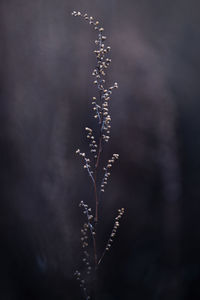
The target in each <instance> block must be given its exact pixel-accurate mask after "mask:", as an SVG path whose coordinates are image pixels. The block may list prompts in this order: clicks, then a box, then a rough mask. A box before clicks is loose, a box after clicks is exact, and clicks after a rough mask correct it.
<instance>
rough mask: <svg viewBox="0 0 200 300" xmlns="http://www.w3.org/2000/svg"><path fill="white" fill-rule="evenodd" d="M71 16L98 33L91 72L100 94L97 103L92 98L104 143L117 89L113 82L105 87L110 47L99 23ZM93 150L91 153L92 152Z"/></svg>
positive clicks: (108, 137)
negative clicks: (95, 60) (94, 64)
mask: <svg viewBox="0 0 200 300" xmlns="http://www.w3.org/2000/svg"><path fill="white" fill-rule="evenodd" d="M72 15H73V16H75V17H77V16H78V17H82V18H83V19H84V20H86V21H87V22H88V23H89V24H90V25H92V26H93V28H94V29H95V30H97V31H98V37H97V39H96V40H95V45H96V46H97V49H95V50H94V53H95V55H96V59H97V66H96V67H95V69H94V70H93V72H92V75H93V76H94V77H95V78H94V84H95V85H96V86H97V89H98V92H99V94H100V99H99V100H98V101H97V99H96V97H93V101H92V104H93V110H94V112H95V114H94V118H95V119H98V121H99V124H100V125H101V132H102V138H103V140H104V141H105V142H108V141H109V139H110V128H111V125H110V123H111V117H110V115H109V103H108V102H109V100H110V98H111V94H112V90H113V89H114V88H118V84H117V83H116V82H115V83H114V85H113V86H111V87H110V88H108V89H107V88H106V87H105V79H104V77H105V75H106V69H107V68H108V67H109V65H110V63H111V58H109V57H108V53H109V52H110V51H111V47H110V46H106V44H105V41H106V39H107V37H106V36H105V35H104V34H103V32H104V28H103V27H101V26H100V24H99V21H96V20H95V19H94V18H93V17H90V16H88V15H87V14H82V13H81V12H79V11H73V12H72ZM94 150H96V149H93V151H92V152H94Z"/></svg>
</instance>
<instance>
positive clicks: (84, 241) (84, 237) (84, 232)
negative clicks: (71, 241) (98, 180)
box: [79, 201, 95, 275]
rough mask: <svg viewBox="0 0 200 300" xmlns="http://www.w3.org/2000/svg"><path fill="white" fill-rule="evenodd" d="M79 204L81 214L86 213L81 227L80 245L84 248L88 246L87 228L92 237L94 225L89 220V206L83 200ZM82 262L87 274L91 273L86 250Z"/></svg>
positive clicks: (90, 219) (91, 217)
mask: <svg viewBox="0 0 200 300" xmlns="http://www.w3.org/2000/svg"><path fill="white" fill-rule="evenodd" d="M79 206H80V207H82V208H83V214H84V215H86V218H87V223H84V225H83V229H81V234H82V237H81V242H82V247H83V248H85V247H88V235H87V233H88V229H89V230H90V233H91V235H92V237H93V236H94V235H95V230H94V227H93V225H92V224H91V222H92V220H93V215H92V214H91V211H92V210H91V208H89V207H88V205H87V204H85V203H84V202H83V201H81V202H80V204H79ZM83 263H84V264H85V267H86V270H87V274H88V275H89V274H90V273H91V269H92V268H91V265H90V261H89V254H88V252H87V251H84V257H83Z"/></svg>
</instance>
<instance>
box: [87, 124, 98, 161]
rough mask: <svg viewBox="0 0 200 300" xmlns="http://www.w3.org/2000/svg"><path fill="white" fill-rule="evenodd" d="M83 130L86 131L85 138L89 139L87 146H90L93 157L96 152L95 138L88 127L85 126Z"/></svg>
mask: <svg viewBox="0 0 200 300" xmlns="http://www.w3.org/2000/svg"><path fill="white" fill-rule="evenodd" d="M85 130H86V131H87V138H88V139H89V141H90V142H89V147H90V152H91V153H93V154H94V157H96V156H97V155H96V152H97V148H98V146H97V143H96V141H95V138H94V136H93V133H92V129H91V128H89V127H85Z"/></svg>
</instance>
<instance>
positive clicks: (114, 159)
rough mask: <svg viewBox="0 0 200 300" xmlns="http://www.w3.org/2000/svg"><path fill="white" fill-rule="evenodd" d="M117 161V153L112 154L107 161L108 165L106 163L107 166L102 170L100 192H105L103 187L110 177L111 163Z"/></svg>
mask: <svg viewBox="0 0 200 300" xmlns="http://www.w3.org/2000/svg"><path fill="white" fill-rule="evenodd" d="M117 159H119V154H117V153H114V154H113V155H112V158H111V159H109V160H108V163H107V166H106V167H104V168H103V170H104V171H105V173H104V177H103V180H102V182H101V190H100V191H101V192H104V191H105V185H106V184H107V183H108V178H109V176H110V172H109V171H110V169H111V168H112V165H113V163H114V162H115V161H116V160H117Z"/></svg>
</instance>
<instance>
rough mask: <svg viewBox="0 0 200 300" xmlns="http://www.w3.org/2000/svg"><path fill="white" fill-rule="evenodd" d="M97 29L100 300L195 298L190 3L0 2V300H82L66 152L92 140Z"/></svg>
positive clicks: (196, 44) (196, 13) (86, 189)
mask: <svg viewBox="0 0 200 300" xmlns="http://www.w3.org/2000/svg"><path fill="white" fill-rule="evenodd" d="M72 10H81V11H82V12H88V13H89V14H91V15H93V16H94V17H98V18H99V20H100V21H101V22H102V23H103V26H104V27H105V29H106V34H107V36H108V42H109V45H111V46H112V53H111V56H112V66H111V69H110V72H109V75H108V78H107V82H108V84H112V83H113V82H115V81H117V82H118V83H119V90H117V91H116V92H115V93H114V96H113V98H112V104H111V115H112V119H113V123H112V124H113V127H112V134H111V142H110V143H109V144H108V146H107V150H106V149H105V157H104V158H105V159H107V158H110V155H111V154H112V153H113V152H114V153H119V154H120V161H119V162H117V163H116V165H115V167H114V168H113V172H112V176H111V179H110V184H109V186H108V188H107V191H106V193H105V198H104V199H103V201H102V203H101V208H100V224H99V227H100V228H101V230H100V231H101V232H100V234H101V237H102V238H101V242H100V245H99V246H100V247H101V249H102V247H103V245H104V242H105V241H106V239H107V237H108V235H109V233H110V230H111V229H112V225H113V219H114V217H115V215H116V210H117V209H118V208H120V207H125V210H126V213H125V217H124V219H123V221H122V223H121V226H120V230H119V234H118V236H117V237H116V240H115V243H114V244H113V247H112V249H111V252H110V253H109V255H108V256H107V257H105V260H104V266H103V265H102V269H101V270H100V280H99V298H98V299H99V300H118V299H120V300H124V299H127V300H129V299H130V300H132V299H135V300H141V299H145V300H146V299H148V300H151V299H152V300H158V299H162V300H163V299H167V300H168V299H170V300H182V299H190V300H192V299H198V298H199V297H200V282H199V279H200V255H199V253H200V249H199V248H200V222H199V215H200V204H199V202H200V197H199V196H200V183H199V175H200V158H199V157H200V155H199V153H200V138H199V135H200V117H199V99H200V72H199V68H200V58H199V57H200V24H199V23H200V21H199V20H200V3H199V1H195V0H191V1H186V0H173V1H158V0H150V1H144V0H124V1H122V0H101V1H100V0H92V1H91V0H84V1H80V0H74V1H71V0H68V1H67V0H66V1H64V0H59V1H53V0H48V1H47V0H46V1H45V0H34V1H31V0H18V1H14V0H1V2H0V103H1V107H0V125H1V126H0V128H1V129H0V170H1V173H0V174H1V175H0V222H1V226H0V241H1V246H0V299H1V300H23V299H26V300H32V299H34V300H36V299H37V300H40V299H41V300H46V299H47V300H50V299H52V300H53V299H60V300H62V299H65V300H66V299H69V300H77V299H80V293H79V288H78V285H77V284H76V282H75V281H74V279H73V272H74V270H75V269H76V268H77V266H78V264H79V260H80V226H81V224H82V222H83V218H82V215H81V213H80V210H79V208H78V203H79V202H80V200H85V201H87V202H88V203H90V205H93V198H92V187H91V185H90V181H89V179H88V177H87V175H86V174H85V172H84V170H83V169H82V166H81V163H80V162H79V158H77V157H75V154H74V152H75V150H76V149H77V148H81V150H84V151H87V142H86V139H85V136H84V127H85V126H93V125H94V124H95V122H94V121H93V119H92V112H91V106H90V104H89V102H90V99H91V97H92V96H94V95H95V88H94V87H93V85H92V80H93V79H92V76H91V72H92V69H93V66H94V63H95V57H94V55H93V53H92V52H93V50H94V43H93V40H94V39H95V35H94V33H93V31H92V30H91V28H90V27H89V26H88V25H87V24H85V23H84V22H83V21H82V20H80V19H75V18H73V17H71V16H70V13H71V11H72Z"/></svg>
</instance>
